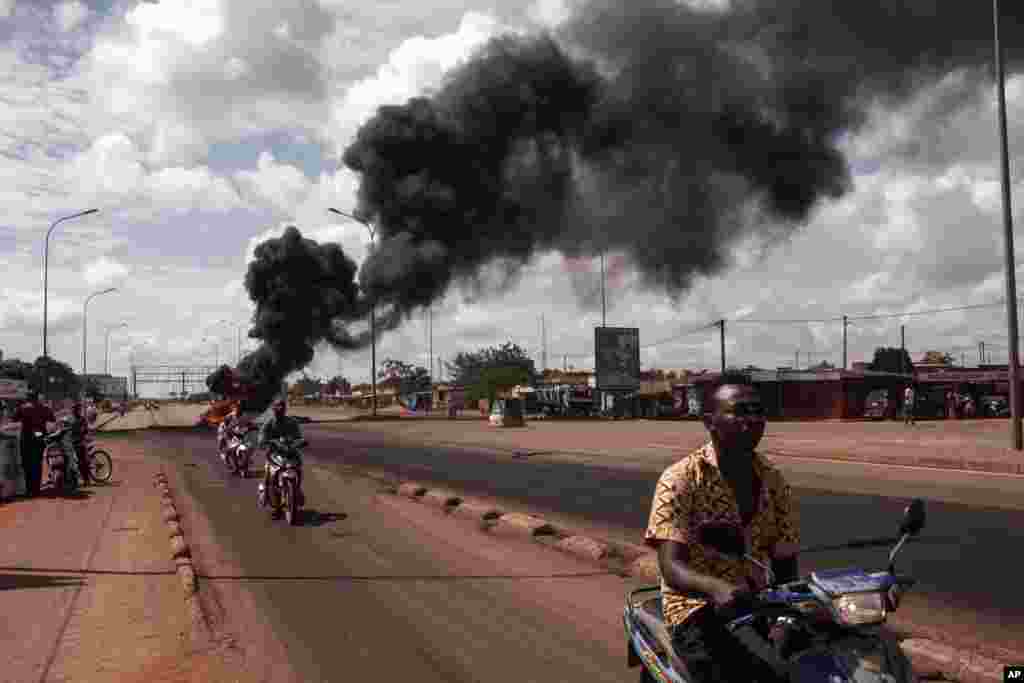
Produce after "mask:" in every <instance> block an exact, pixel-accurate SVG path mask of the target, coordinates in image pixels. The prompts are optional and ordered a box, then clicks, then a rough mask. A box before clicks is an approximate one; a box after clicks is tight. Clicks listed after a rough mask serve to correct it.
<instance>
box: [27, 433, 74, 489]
mask: <svg viewBox="0 0 1024 683" xmlns="http://www.w3.org/2000/svg"><path fill="white" fill-rule="evenodd" d="M70 431H71V428H70V427H69V426H68V425H66V424H65V425H64V426H62V427H60V428H59V429H57V431H55V432H51V433H50V434H45V433H43V432H35V435H36V437H37V438H40V439H43V443H44V445H45V446H44V447H45V460H46V469H47V474H46V478H47V481H49V483H50V486H51V487H52V488H53V490H54V491H59V492H64V493H70V492H72V491H74V490H75V489H76V488H78V483H79V472H78V463H77V458H76V457H75V456H74V454H73V452H72V451H73V449H72V446H71V444H70V443H68V441H67V437H68V434H69V433H70Z"/></svg>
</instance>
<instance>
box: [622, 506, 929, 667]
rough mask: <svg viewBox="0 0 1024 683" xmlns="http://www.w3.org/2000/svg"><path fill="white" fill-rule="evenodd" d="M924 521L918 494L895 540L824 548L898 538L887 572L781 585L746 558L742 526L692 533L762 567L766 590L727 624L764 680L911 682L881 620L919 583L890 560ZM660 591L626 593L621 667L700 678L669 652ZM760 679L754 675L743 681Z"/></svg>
mask: <svg viewBox="0 0 1024 683" xmlns="http://www.w3.org/2000/svg"><path fill="white" fill-rule="evenodd" d="M924 523H925V511H924V501H922V500H920V499H916V500H914V501H913V502H912V503H911V504H910V505H909V506H908V507H907V508H906V510H905V512H904V518H903V522H902V524H901V525H900V529H899V537H898V540H897V539H892V538H886V539H867V540H860V541H852V542H850V543H845V544H842V545H840V546H837V547H830V548H827V549H829V550H833V549H837V548H862V547H877V546H883V545H891V544H892V543H893V541H896V544H895V546H894V547H893V549H892V551H891V552H890V554H889V567H888V569H887V570H886V571H883V572H872V573H868V572H865V571H864V570H861V569H858V568H848V569H836V570H827V571H818V572H812V573H811V574H810V575H809V576H807V577H806V578H804V579H802V580H798V581H793V582H789V583H785V584H778V583H776V581H775V577H774V576H773V574H772V571H771V568H770V567H768V566H766V565H765V564H763V563H761V562H760V561H758V560H756V559H754V558H753V557H751V556H750V554H749V553H748V552H747V550H746V548H745V542H744V537H743V532H742V530H740V529H739V528H738V527H736V526H732V525H722V524H707V525H704V526H702V527H700V528H699V529H698V530H697V531H698V540H699V542H700V543H701V544H702V545H707V546H710V547H712V548H714V549H715V550H717V551H719V552H722V553H725V554H728V555H732V556H734V557H742V558H744V559H746V560H748V561H750V562H751V563H752V564H754V565H756V566H758V567H760V568H761V569H762V570H763V571H764V572H765V577H766V579H767V581H766V584H767V588H765V589H764V590H762V591H760V592H759V593H757V594H756V595H755V596H754V597H753V600H752V602H751V604H750V605H749V606H748V607H749V609H745V610H743V611H744V613H743V614H740V615H739V616H737V617H736V618H733V619H732V620H731V621H729V622H728V623H727V624H726V630H727V631H728V632H729V633H730V634H732V636H733V637H734V638H735V641H736V644H737V646H738V647H744V648H745V649H746V650H747V651H749V652H750V653H751V654H752V655H753V657H754V661H756V662H758V663H762V664H763V665H764V667H765V669H764V671H765V675H763V676H762V677H761V679H762V680H784V681H793V682H795V683H875V682H877V683H911V682H916V680H917V678H916V676H915V675H914V673H913V669H912V667H911V665H910V661H909V660H908V659H907V657H906V655H905V654H904V653H903V651H902V650H901V649H900V647H899V644H898V643H897V642H896V641H895V639H894V638H893V637H892V636H891V635H889V634H887V633H885V632H884V631H883V630H882V625H883V624H884V622H885V620H886V616H887V615H888V614H889V613H890V612H894V611H895V610H896V609H897V608H898V607H899V603H900V599H901V597H902V595H903V593H904V592H905V591H906V590H907V589H909V588H910V587H911V586H913V585H914V583H915V580H914V579H913V578H912V577H910V576H907V575H904V574H898V573H896V568H895V558H896V555H897V553H898V552H899V551H900V549H901V548H902V547H903V544H904V543H906V541H907V540H908V539H909V538H911V537H913V536H916V535H917V534H919V533H920V532H921V529H923V528H924ZM823 549H825V548H816V549H805V550H804V551H803V552H809V551H813V550H823ZM660 590H661V589H660V586H653V587H646V588H640V589H638V590H634V591H631V592H630V593H628V594H627V596H626V608H625V612H624V615H623V620H624V624H625V628H626V638H627V640H628V646H627V647H628V649H627V664H628V665H629V666H630V667H638V666H639V667H641V669H640V671H641V676H640V680H641V682H642V683H644V682H653V681H659V682H662V683H696V679H695V678H694V677H692V676H691V675H690V674H689V673H688V672H687V670H686V666H685V664H684V663H683V662H682V661H681V660H680V659H679V658H678V657H677V656H676V655H675V653H674V651H673V648H672V638H671V635H670V633H669V631H668V629H667V628H666V627H665V624H664V618H663V615H662V611H661V596H660ZM757 680H758V677H757V676H756V674H754V673H753V672H752V675H751V676H750V677H748V678H747V679H746V680H745V681H744V683H747V682H748V681H750V682H753V681H757Z"/></svg>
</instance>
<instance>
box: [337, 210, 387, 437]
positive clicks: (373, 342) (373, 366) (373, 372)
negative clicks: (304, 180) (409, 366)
mask: <svg viewBox="0 0 1024 683" xmlns="http://www.w3.org/2000/svg"><path fill="white" fill-rule="evenodd" d="M328 211H330V212H331V213H336V214H338V215H339V216H342V217H343V218H350V219H352V220H354V221H356V222H357V223H362V224H363V225H365V226H366V229H367V230H369V231H370V250H371V251H372V250H373V246H374V243H373V238H374V236H375V234H376V232H377V231H376V229H375V228H374V227H373V225H372V224H371V223H370V222H369V221H367V220H363V219H362V218H357V217H355V216H353V215H352V214H350V213H345V212H344V211H339V210H338V209H335V208H330V209H328ZM375 309H376V306H375V305H374V302H372V301H371V302H370V382H371V383H372V387H373V389H372V391H373V399H372V401H373V403H372V405H373V416H374V417H376V416H377V320H376V315H377V312H376V310H375Z"/></svg>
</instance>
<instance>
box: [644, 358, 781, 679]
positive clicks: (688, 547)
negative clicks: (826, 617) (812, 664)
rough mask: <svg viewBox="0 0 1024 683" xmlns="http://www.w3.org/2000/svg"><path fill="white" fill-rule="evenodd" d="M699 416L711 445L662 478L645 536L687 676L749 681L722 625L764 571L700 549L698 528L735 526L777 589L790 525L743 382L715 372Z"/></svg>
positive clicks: (757, 408)
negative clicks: (716, 379)
mask: <svg viewBox="0 0 1024 683" xmlns="http://www.w3.org/2000/svg"><path fill="white" fill-rule="evenodd" d="M705 411H706V412H705V413H704V426H705V427H706V429H707V430H708V433H709V435H710V441H709V442H708V443H707V444H705V445H704V446H703V447H701V448H699V449H697V450H696V451H694V452H693V453H690V454H689V455H687V456H686V457H684V458H683V459H682V460H680V461H679V462H677V463H675V464H673V465H671V466H669V467H668V468H667V469H666V470H665V471H664V473H663V474H662V475H661V478H660V479H659V480H658V483H657V486H656V489H655V493H654V501H653V505H652V507H651V515H650V521H649V524H648V527H647V531H646V533H645V534H644V538H645V541H646V542H647V543H648V544H649V545H652V546H655V547H657V550H658V565H659V570H660V574H661V591H662V610H663V613H664V617H665V626H666V628H668V629H669V632H670V633H671V635H672V643H673V647H674V650H675V655H676V659H677V660H681V662H680V663H681V664H682V665H683V666H684V667H685V669H686V671H687V673H688V675H689V677H690V678H692V679H693V680H696V681H740V680H750V672H751V667H752V666H755V664H754V663H753V661H752V659H751V656H750V655H749V654H747V653H746V651H744V650H742V646H741V645H739V643H738V642H736V641H735V640H734V639H733V638H732V636H731V635H730V634H729V633H728V631H726V629H725V628H724V626H725V623H727V622H728V621H729V620H731V619H733V618H735V617H736V616H737V615H738V614H742V613H743V608H744V605H745V604H747V602H748V601H749V598H750V595H751V592H753V591H756V590H759V589H760V588H763V587H764V586H763V583H764V576H763V572H762V571H761V570H760V569H759V568H757V566H756V565H753V564H752V563H750V562H747V561H745V560H743V559H739V558H733V557H729V556H726V555H723V554H721V553H717V552H716V551H714V550H713V549H711V548H709V547H706V546H703V545H701V544H700V543H698V542H697V535H696V534H697V529H698V528H699V527H700V525H701V524H704V523H707V522H730V523H734V524H736V525H737V526H739V527H740V528H742V530H743V532H744V537H745V539H746V544H747V548H748V551H747V552H748V553H749V554H750V555H752V556H753V557H755V558H757V559H758V560H760V561H762V562H765V563H767V562H769V561H770V563H771V567H772V570H773V572H774V573H775V575H776V579H777V580H778V581H780V582H784V581H792V580H795V579H796V578H798V576H799V574H798V566H797V553H798V552H799V547H798V545H797V544H798V542H799V530H798V519H797V515H796V511H795V510H794V507H793V497H792V492H791V489H790V487H789V485H788V484H787V483H786V481H785V479H784V478H783V476H782V473H781V472H780V471H779V470H778V469H776V468H775V467H774V466H773V465H771V464H770V463H769V462H768V461H767V460H765V459H764V458H762V457H761V456H760V455H758V454H757V452H756V451H755V448H756V447H757V445H758V443H759V442H760V440H761V437H762V436H763V435H764V429H765V414H764V406H763V404H762V403H761V400H760V396H759V394H758V392H757V391H756V390H755V389H754V388H753V387H752V386H751V385H750V381H749V379H748V378H747V377H746V376H745V375H743V374H724V375H723V376H722V377H721V378H720V380H719V382H718V383H717V386H716V387H715V389H714V392H713V394H712V396H711V400H710V401H709V405H706V406H705Z"/></svg>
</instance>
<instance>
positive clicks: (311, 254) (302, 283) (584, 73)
mask: <svg viewBox="0 0 1024 683" xmlns="http://www.w3.org/2000/svg"><path fill="white" fill-rule="evenodd" d="M1003 5H1004V14H1005V17H1004V32H1003V36H1004V43H1005V45H1006V46H1007V57H1008V67H1009V69H1008V70H1009V71H1010V72H1011V73H1013V72H1016V71H1018V70H1019V68H1020V66H1021V64H1022V56H1024V54H1022V48H1021V45H1024V2H1021V1H1019V0H1014V1H1012V2H1011V1H1010V0H1007V1H1006V2H1004V3H1003ZM991 41H992V18H991V12H990V10H989V9H988V7H987V6H986V5H985V4H984V3H981V4H979V3H971V2H963V1H962V2H948V1H945V0H943V1H940V0H900V1H894V0H733V1H732V2H731V3H730V4H729V5H728V9H726V10H697V9H692V8H690V7H688V6H686V5H682V4H680V3H679V2H676V0H630V1H629V2H623V1H622V0H592V1H590V2H584V4H583V5H582V6H581V7H580V8H579V9H578V11H577V13H576V15H575V16H574V17H572V18H571V19H570V21H569V22H568V23H567V24H565V25H564V27H563V28H561V29H559V31H558V33H557V35H547V34H544V35H537V36H519V35H509V36H503V37H500V38H497V39H495V40H493V41H491V42H490V43H489V44H487V45H486V46H485V47H483V48H482V49H481V50H480V51H479V53H478V54H476V55H475V56H474V57H473V58H472V59H470V60H469V61H468V62H467V63H465V64H464V65H462V66H461V67H459V68H457V69H456V70H454V71H453V72H452V73H451V74H449V76H448V77H447V78H446V81H445V83H444V84H443V86H442V87H441V89H440V90H439V91H438V92H437V93H436V94H434V95H432V96H430V97H418V98H414V99H411V100H409V101H408V102H407V103H406V104H404V105H399V106H386V107H381V108H380V109H379V110H378V112H377V113H376V115H375V116H374V117H372V118H371V119H370V120H369V121H367V122H366V123H365V124H364V125H363V126H362V127H361V128H360V130H359V132H358V134H357V137H356V140H355V141H354V142H353V143H352V145H351V146H350V147H349V148H348V149H347V150H346V151H345V154H344V157H343V161H344V163H345V164H346V165H347V166H348V167H349V168H350V169H352V170H354V171H356V172H358V173H359V174H361V183H360V187H359V197H358V200H359V206H358V208H357V212H358V213H360V214H362V215H363V216H365V217H367V218H370V219H372V220H374V221H375V223H376V224H377V226H378V244H377V247H376V249H375V250H374V251H373V252H372V253H371V254H370V256H369V257H368V258H367V260H366V262H365V263H364V265H363V267H362V268H361V269H360V272H359V286H358V287H357V286H356V284H355V282H354V275H355V266H354V264H353V263H352V261H351V260H349V259H348V258H347V257H346V256H345V255H344V254H343V253H342V252H341V250H340V249H339V248H337V247H336V246H333V245H322V246H321V245H317V244H315V243H314V242H311V241H310V240H304V239H302V237H301V235H300V234H299V232H298V231H297V230H295V229H294V228H290V229H289V230H288V231H287V232H286V233H285V235H284V236H283V237H282V238H281V239H278V240H270V241H268V242H265V243H264V244H263V245H261V246H260V247H259V249H257V253H256V260H255V262H253V263H252V264H251V266H250V268H249V272H248V275H247V276H246V287H247V289H248V290H249V294H250V296H251V297H252V299H253V300H254V301H255V302H256V304H257V309H258V310H257V314H256V320H255V325H254V328H253V330H252V331H251V332H250V336H252V337H255V338H258V339H261V340H262V341H263V346H262V347H261V348H260V349H259V350H258V351H257V352H255V353H254V354H251V355H250V356H248V357H246V358H245V359H244V360H243V362H242V364H241V366H242V367H241V368H240V369H241V372H242V374H243V378H244V379H246V380H248V381H249V382H250V383H252V384H254V385H255V386H257V387H259V391H258V393H259V396H258V399H257V400H256V401H255V404H257V405H265V402H266V401H269V399H270V398H271V397H272V396H273V394H274V393H276V392H277V391H278V389H279V387H280V383H281V381H282V380H283V379H284V378H285V377H286V376H287V375H288V374H289V373H291V372H292V371H294V370H298V369H300V368H302V367H303V366H305V365H306V364H308V363H309V362H310V361H311V360H312V358H313V350H314V347H315V346H316V345H317V344H318V343H320V342H322V341H326V342H328V343H330V344H332V345H334V346H335V347H336V348H339V349H354V348H359V347H361V346H363V345H365V344H367V343H368V341H369V339H368V335H366V334H362V335H358V336H352V335H350V334H349V333H348V332H347V325H348V324H349V323H350V322H352V321H353V320H355V319H357V318H361V317H362V316H363V315H365V314H366V312H367V307H366V304H365V301H366V300H373V301H375V302H377V303H378V304H379V305H381V312H380V316H379V318H378V330H388V329H392V328H394V327H396V326H397V325H399V324H400V323H401V322H402V321H403V320H404V319H405V318H406V317H407V316H409V315H410V314H411V313H412V312H413V311H414V310H415V309H417V308H419V307H424V306H426V305H428V304H430V303H431V302H432V301H434V300H436V299H437V298H438V297H440V296H442V295H443V294H444V293H445V291H446V290H447V289H448V288H449V286H450V285H451V284H452V283H453V282H455V281H459V282H460V283H468V284H469V285H471V286H473V287H474V288H476V289H477V290H487V289H488V280H489V277H490V276H491V275H492V274H493V272H492V271H494V270H497V272H498V275H499V278H498V282H499V284H498V285H497V286H494V285H493V284H491V285H490V288H491V289H495V288H497V289H500V288H501V287H507V286H509V285H511V284H512V283H514V282H515V279H516V276H517V274H518V273H519V272H520V271H521V268H522V266H523V265H524V264H525V263H527V262H528V261H529V260H530V259H531V258H532V257H533V256H534V255H536V254H537V253H539V252H544V251H550V250H556V251H560V252H561V253H562V254H564V255H565V256H567V257H570V258H576V257H589V256H594V255H596V254H597V253H599V252H600V251H602V250H604V251H607V252H619V253H622V254H624V255H625V256H626V257H627V259H628V260H629V263H630V265H631V266H632V268H633V269H635V270H636V272H637V273H638V275H639V282H640V285H641V286H643V287H646V288H649V289H655V290H660V291H663V292H665V293H667V294H668V295H670V296H672V297H673V298H677V297H678V296H680V295H681V294H682V293H683V292H685V291H686V290H687V289H688V288H689V286H690V284H691V283H692V281H693V279H694V278H695V277H698V276H702V275H712V274H715V273H717V272H720V271H721V270H723V269H724V268H726V267H728V265H729V253H730V247H731V246H733V245H734V244H735V243H736V242H737V241H738V240H740V239H742V238H745V237H748V236H756V237H759V238H761V239H763V240H765V241H767V242H769V243H771V242H773V241H778V240H784V239H786V238H787V237H788V236H789V235H791V234H792V232H793V231H794V230H796V229H798V228H799V227H800V226H801V225H803V224H805V223H806V222H807V221H808V219H809V218H810V217H811V215H812V213H813V211H814V210H815V209H816V207H818V205H819V204H820V203H821V202H822V201H823V200H828V199H832V198H838V197H840V196H842V195H843V194H844V193H845V192H847V191H849V190H850V187H851V182H850V180H851V178H850V174H849V170H848V165H847V161H846V159H845V158H844V156H843V154H842V152H841V150H840V146H839V141H840V140H841V139H843V137H844V136H847V135H849V134H854V135H855V134H856V133H857V132H858V130H859V129H860V128H862V127H863V125H864V124H865V123H866V121H867V119H868V114H869V112H870V111H871V110H872V108H873V107H881V108H883V109H885V108H893V107H896V106H899V105H900V104H902V103H904V102H906V101H907V100H908V98H911V97H912V96H913V95H914V94H916V93H917V92H919V91H920V90H922V89H924V88H926V87H928V86H930V85H934V84H936V83H938V82H939V81H940V80H941V79H943V78H944V77H946V76H948V75H950V74H953V73H955V72H961V73H960V74H958V75H961V76H963V75H966V76H967V78H962V79H961V81H960V82H963V83H966V84H968V86H967V87H969V88H973V89H975V90H976V91H977V90H980V89H981V88H984V87H987V86H990V85H991V83H992V78H991V76H992V70H991V62H992V55H993V51H992V42H991ZM957 101H960V99H959V98H956V97H951V98H949V102H950V106H951V107H952V106H954V105H955V103H956V102H957ZM934 114H935V115H936V116H941V115H943V114H944V112H942V111H941V110H938V111H935V112H934ZM360 297H362V298H360Z"/></svg>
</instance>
